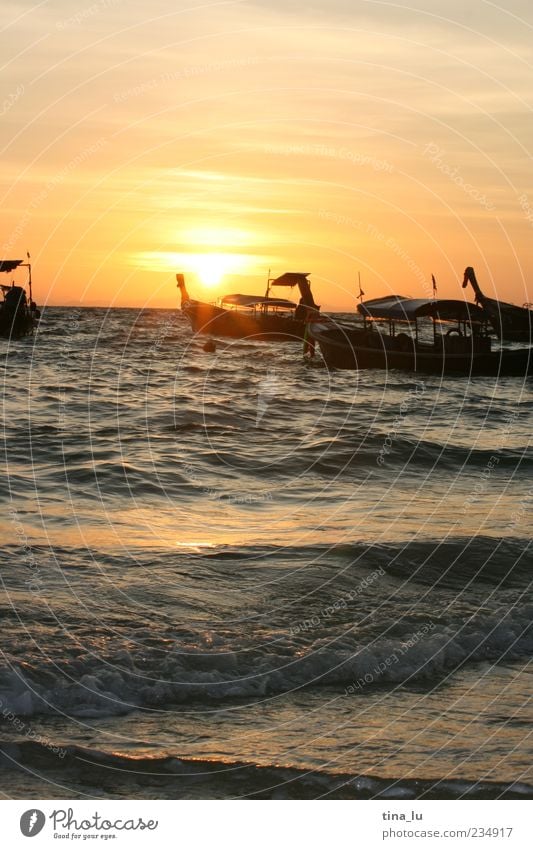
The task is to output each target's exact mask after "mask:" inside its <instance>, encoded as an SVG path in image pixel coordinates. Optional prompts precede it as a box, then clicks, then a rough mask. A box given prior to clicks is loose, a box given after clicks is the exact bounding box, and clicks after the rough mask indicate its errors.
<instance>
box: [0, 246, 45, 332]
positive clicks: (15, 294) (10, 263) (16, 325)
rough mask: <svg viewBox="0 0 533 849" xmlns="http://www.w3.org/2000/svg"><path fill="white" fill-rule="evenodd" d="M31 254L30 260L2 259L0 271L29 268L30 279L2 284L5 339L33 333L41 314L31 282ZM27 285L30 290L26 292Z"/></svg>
mask: <svg viewBox="0 0 533 849" xmlns="http://www.w3.org/2000/svg"><path fill="white" fill-rule="evenodd" d="M29 260H30V255H29V254H28V262H23V260H21V259H4V260H0V272H3V273H4V274H10V273H11V272H12V271H15V269H17V268H27V269H28V280H27V283H26V285H25V286H24V285H22V286H21V285H15V283H14V282H13V283H11V284H10V285H9V286H8V285H0V289H1V291H2V294H3V300H2V302H1V303H0V336H3V337H4V338H5V339H16V338H19V337H21V336H27V335H28V334H30V333H33V328H34V325H35V324H36V323H37V320H38V318H39V316H40V312H39V310H38V309H37V306H36V304H35V302H34V300H33V295H32V283H31V264H30V261H29ZM26 287H27V289H28V291H27V292H26Z"/></svg>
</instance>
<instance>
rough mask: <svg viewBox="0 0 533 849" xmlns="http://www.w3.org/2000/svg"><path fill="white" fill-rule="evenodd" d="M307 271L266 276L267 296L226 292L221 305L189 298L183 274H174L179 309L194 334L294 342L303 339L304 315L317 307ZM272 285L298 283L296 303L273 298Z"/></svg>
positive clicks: (293, 284)
mask: <svg viewBox="0 0 533 849" xmlns="http://www.w3.org/2000/svg"><path fill="white" fill-rule="evenodd" d="M308 277H309V273H306V274H303V273H297V272H287V273H286V274H282V275H281V277H277V278H275V279H269V280H268V284H267V291H266V295H240V294H238V295H226V296H225V297H224V298H222V300H221V302H220V305H215V304H207V303H204V302H203V301H195V300H192V299H191V298H190V297H189V293H188V291H187V287H186V285H185V277H184V275H183V274H176V280H177V281H178V289H179V290H180V294H181V309H182V311H183V312H184V313H185V315H186V316H187V318H188V319H189V321H190V323H191V327H192V329H193V331H194V332H195V333H210V334H213V335H215V336H231V337H232V338H234V339H246V338H252V339H255V340H259V341H267V342H268V341H275V342H294V341H298V340H301V339H303V337H304V334H305V326H306V317H307V316H308V314H309V312H310V311H316V312H318V310H319V309H320V307H318V306H317V305H316V304H315V302H314V299H313V295H312V292H311V285H310V283H309V280H308V279H307V278H308ZM273 286H281V287H283V286H287V287H289V288H291V289H292V288H293V287H294V286H298V288H299V290H300V301H299V303H298V304H295V303H293V302H292V301H287V300H285V299H284V298H273V297H271V295H270V290H271V288H272V287H273Z"/></svg>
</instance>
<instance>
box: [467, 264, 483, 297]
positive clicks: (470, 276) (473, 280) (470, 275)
mask: <svg viewBox="0 0 533 849" xmlns="http://www.w3.org/2000/svg"><path fill="white" fill-rule="evenodd" d="M469 283H470V284H471V286H472V289H473V290H474V292H475V295H476V303H479V302H480V301H481V300H482V298H483V292H482V291H481V289H480V288H479V283H478V282H477V277H476V274H475V271H474V269H473V268H472V266H471V265H469V266H468V268H465V274H464V277H463V289H466V287H467V286H468V284H469Z"/></svg>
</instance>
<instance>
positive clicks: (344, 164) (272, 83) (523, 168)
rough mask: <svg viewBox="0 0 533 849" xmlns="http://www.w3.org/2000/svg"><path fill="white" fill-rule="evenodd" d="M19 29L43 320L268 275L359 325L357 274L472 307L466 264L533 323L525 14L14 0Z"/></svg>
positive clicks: (11, 172)
mask: <svg viewBox="0 0 533 849" xmlns="http://www.w3.org/2000/svg"><path fill="white" fill-rule="evenodd" d="M1 29H2V58H1V60H0V62H1V65H2V77H1V80H2V83H1V85H2V90H1V97H0V115H1V126H2V134H1V137H0V146H1V148H2V156H1V158H0V179H1V194H2V203H1V204H0V215H1V223H2V228H1V235H0V240H1V241H2V248H1V251H0V253H2V254H3V258H22V257H24V256H25V254H26V250H29V251H30V252H31V254H32V261H33V266H34V294H35V295H36V296H37V299H38V300H39V302H40V303H46V302H48V303H51V304H78V303H81V304H86V305H92V304H97V305H103V306H106V305H116V306H138V305H146V306H174V305H176V304H177V296H176V286H175V276H174V275H175V272H176V271H184V272H186V273H188V280H189V289H190V292H191V295H192V296H193V297H194V296H196V297H199V298H204V299H208V300H212V299H213V298H214V297H216V296H217V295H219V294H224V293H229V292H236V291H240V292H255V291H259V292H263V291H264V288H265V280H266V277H267V273H268V269H269V268H270V269H271V270H272V275H273V276H276V275H278V274H282V273H283V272H285V271H305V272H311V274H312V277H311V280H312V284H313V291H314V293H315V296H316V300H317V301H318V302H319V303H321V304H322V307H323V308H324V309H345V310H350V309H353V307H354V298H355V296H356V294H357V276H358V272H360V273H361V279H362V287H363V290H364V291H365V293H366V295H367V297H377V296H380V295H383V294H386V293H387V292H391V291H394V292H399V293H401V294H405V295H414V296H424V295H426V294H428V293H430V291H431V274H435V276H436V278H437V283H438V286H439V289H438V291H439V295H441V296H446V297H461V296H462V292H461V289H460V286H459V282H458V281H459V280H462V273H463V270H464V268H465V266H467V265H473V266H474V267H475V269H476V273H477V277H478V280H479V282H480V285H481V287H482V288H483V289H484V290H485V291H486V292H487V294H494V293H496V294H497V296H498V297H500V298H502V299H504V300H510V301H514V302H516V303H523V302H524V301H528V300H530V299H531V300H533V258H532V256H531V253H532V252H531V250H530V245H531V241H532V236H533V169H532V162H531V146H532V144H533V133H532V129H533V117H532V114H531V110H532V106H533V86H532V84H531V80H532V78H533V67H532V64H533V63H532V60H533V7H531V5H530V4H529V3H527V2H523V0H508V2H506V3H505V8H499V7H498V5H497V4H494V3H492V2H488V1H486V0H472V2H468V3H465V2H464V0H462V2H458V1H457V0H446V2H444V0H426V2H421V0H410V2H403V0H400V2H395V3H389V2H373V1H372V0H315V1H314V2H304V1H303V0H302V2H296V0H283V1H282V0H268V2H267V0H264V1H263V0H258V2H249V0H246V1H245V2H212V3H209V2H198V0H186V2H185V0H175V2H172V3H171V2H169V0H165V2H163V0H152V2H150V3H146V2H140V0H133V1H132V2H130V0H128V2H126V0H94V2H91V0H74V2H72V0H69V2H67V0H54V2H52V1H51V0H45V2H40V3H39V2H37V3H35V4H31V3H29V2H14V0H7V2H4V3H3V4H2V19H1ZM0 258H1V257H0ZM2 282H4V281H2ZM208 284H210V285H208ZM282 294H286V293H282Z"/></svg>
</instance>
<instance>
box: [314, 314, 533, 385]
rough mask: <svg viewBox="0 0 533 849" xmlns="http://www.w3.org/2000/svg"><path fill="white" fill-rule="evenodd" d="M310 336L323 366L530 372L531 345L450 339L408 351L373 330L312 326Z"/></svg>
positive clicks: (460, 372)
mask: <svg viewBox="0 0 533 849" xmlns="http://www.w3.org/2000/svg"><path fill="white" fill-rule="evenodd" d="M311 335H312V337H313V338H314V339H315V341H316V342H318V344H319V346H320V350H321V352H322V356H323V358H324V360H325V362H326V365H327V366H328V368H333V369H382V370H390V369H399V370H400V371H410V372H419V373H423V374H434V375H457V376H514V377H520V376H521V377H523V376H525V375H526V374H530V373H532V372H533V354H532V349H531V348H522V349H519V350H501V351H490V350H486V351H483V350H476V346H477V345H478V344H479V340H474V339H470V338H468V339H461V340H456V341H453V340H452V341H450V343H449V345H448V349H446V346H445V345H443V347H442V349H441V350H436V349H435V348H434V346H432V345H423V344H421V345H416V344H413V345H412V346H410V347H409V349H408V350H398V349H396V348H395V344H396V340H395V339H394V337H387V336H384V335H383V334H381V333H378V332H376V331H365V330H362V329H361V330H359V329H356V330H352V329H344V328H339V327H331V328H325V327H322V328H321V327H316V326H312V329H311ZM459 342H460V344H459ZM454 346H455V350H454ZM458 348H461V350H459V349H458Z"/></svg>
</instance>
